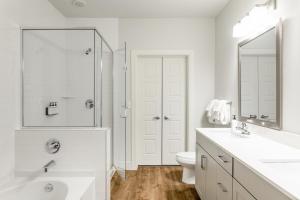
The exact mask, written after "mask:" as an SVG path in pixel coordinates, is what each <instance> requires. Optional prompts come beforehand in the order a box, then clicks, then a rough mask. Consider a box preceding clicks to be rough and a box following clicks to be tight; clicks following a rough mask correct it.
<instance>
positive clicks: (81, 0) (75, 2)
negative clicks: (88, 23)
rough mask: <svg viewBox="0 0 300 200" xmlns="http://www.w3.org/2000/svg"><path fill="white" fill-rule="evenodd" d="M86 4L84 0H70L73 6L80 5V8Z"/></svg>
mask: <svg viewBox="0 0 300 200" xmlns="http://www.w3.org/2000/svg"><path fill="white" fill-rule="evenodd" d="M86 4H87V2H86V1H85V0H73V1H72V5H73V6H76V7H80V8H82V7H84V6H86Z"/></svg>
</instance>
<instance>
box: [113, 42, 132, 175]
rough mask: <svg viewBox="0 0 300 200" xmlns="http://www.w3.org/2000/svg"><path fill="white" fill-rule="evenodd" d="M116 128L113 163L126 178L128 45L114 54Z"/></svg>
mask: <svg viewBox="0 0 300 200" xmlns="http://www.w3.org/2000/svg"><path fill="white" fill-rule="evenodd" d="M113 63H114V84H113V87H114V89H113V92H114V94H113V95H114V98H113V100H114V115H113V117H114V120H113V123H114V126H113V145H112V147H113V161H114V166H115V168H116V170H117V171H118V174H119V175H120V176H121V177H122V178H126V123H127V113H128V107H127V101H126V92H127V91H126V79H127V78H126V76H127V72H126V71H127V68H126V44H125V45H124V47H123V48H121V49H118V50H116V51H115V52H114V62H113Z"/></svg>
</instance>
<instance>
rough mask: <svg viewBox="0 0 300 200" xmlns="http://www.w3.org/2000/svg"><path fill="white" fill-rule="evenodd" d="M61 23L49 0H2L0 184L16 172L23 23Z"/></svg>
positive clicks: (0, 27)
mask: <svg viewBox="0 0 300 200" xmlns="http://www.w3.org/2000/svg"><path fill="white" fill-rule="evenodd" d="M37 8H38V9H37ZM59 25H61V26H64V25H65V17H64V16H63V15H62V14H61V13H59V12H58V11H57V10H56V9H55V8H54V7H53V6H52V5H51V4H50V3H49V2H48V1H40V0H26V1H24V0H9V1H1V3H0V160H1V165H0V184H1V183H2V182H5V181H6V180H7V179H8V178H10V176H12V174H13V166H14V129H15V128H16V127H17V126H18V125H19V124H18V122H19V117H20V112H19V109H20V102H19V101H18V100H19V97H20V90H19V89H20V26H39V27H41V26H59Z"/></svg>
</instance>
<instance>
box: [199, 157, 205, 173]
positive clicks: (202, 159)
mask: <svg viewBox="0 0 300 200" xmlns="http://www.w3.org/2000/svg"><path fill="white" fill-rule="evenodd" d="M205 159H206V156H204V155H201V164H200V167H201V169H203V170H205V167H204V160H205Z"/></svg>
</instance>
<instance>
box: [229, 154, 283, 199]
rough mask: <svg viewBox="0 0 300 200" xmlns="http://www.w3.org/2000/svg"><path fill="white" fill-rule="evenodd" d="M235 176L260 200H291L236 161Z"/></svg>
mask: <svg viewBox="0 0 300 200" xmlns="http://www.w3.org/2000/svg"><path fill="white" fill-rule="evenodd" d="M233 176H234V178H235V179H236V180H237V181H238V182H239V183H240V184H241V185H242V186H243V187H245V188H247V190H248V191H249V192H250V193H251V194H252V195H253V196H254V197H255V198H256V199H258V200H265V199H272V200H289V198H288V197H287V196H286V195H284V194H283V193H281V192H280V191H279V190H277V189H276V188H275V187H274V186H272V185H271V184H270V183H268V182H267V181H265V180H264V179H262V178H261V177H259V176H258V175H256V174H255V173H254V172H252V171H251V170H250V169H248V168H247V167H246V166H244V165H243V164H241V163H240V162H238V161H237V160H234V173H233Z"/></svg>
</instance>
